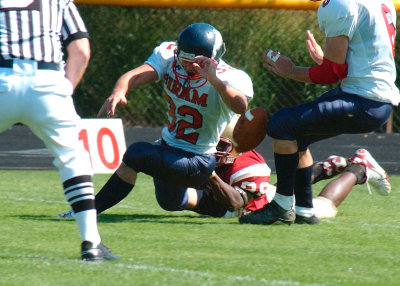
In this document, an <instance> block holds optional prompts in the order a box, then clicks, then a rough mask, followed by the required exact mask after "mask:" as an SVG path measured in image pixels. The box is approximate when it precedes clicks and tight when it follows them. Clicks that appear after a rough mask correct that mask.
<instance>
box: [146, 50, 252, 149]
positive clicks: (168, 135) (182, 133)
mask: <svg viewBox="0 0 400 286" xmlns="http://www.w3.org/2000/svg"><path fill="white" fill-rule="evenodd" d="M175 49H176V44H175V42H164V43H162V44H161V45H160V46H158V47H156V48H155V49H154V51H153V53H152V55H151V56H150V57H149V58H148V59H147V61H146V62H145V63H146V64H149V65H151V66H152V67H153V68H154V69H155V70H156V71H157V73H158V77H159V79H163V80H164V97H165V99H166V101H167V103H168V122H167V126H166V127H164V128H163V130H162V138H163V139H164V140H165V141H166V142H167V144H168V145H170V146H173V147H177V148H180V149H183V150H186V151H190V152H193V153H197V154H212V153H215V152H216V148H215V147H216V146H217V143H218V141H219V136H220V135H221V133H222V131H223V130H224V129H225V126H226V125H227V124H228V122H229V121H230V119H231V118H232V116H233V115H234V114H235V113H234V112H233V111H232V110H231V109H230V108H229V107H228V106H227V105H226V104H225V102H224V101H223V100H222V98H221V96H220V95H219V94H218V93H217V91H216V90H215V88H214V87H213V86H212V85H211V84H210V83H209V82H208V81H206V80H205V79H203V78H201V79H199V80H197V81H190V82H188V81H187V80H186V79H184V78H181V77H177V76H176V73H174V69H175V70H176V71H177V72H178V73H180V74H185V71H184V70H183V69H182V68H181V67H180V66H179V65H178V64H177V63H176V61H175V60H174V59H175V57H174V51H175ZM217 76H218V78H219V79H220V80H222V81H223V82H224V83H226V84H228V85H229V86H231V87H233V88H235V89H236V90H238V91H240V92H241V93H243V94H244V95H245V96H246V97H247V100H248V101H250V100H251V98H253V84H252V81H251V79H250V77H249V76H248V75H247V74H246V73H245V72H244V71H241V70H238V69H235V68H233V67H231V66H230V65H228V64H227V63H225V62H224V61H223V60H220V62H219V64H218V67H217Z"/></svg>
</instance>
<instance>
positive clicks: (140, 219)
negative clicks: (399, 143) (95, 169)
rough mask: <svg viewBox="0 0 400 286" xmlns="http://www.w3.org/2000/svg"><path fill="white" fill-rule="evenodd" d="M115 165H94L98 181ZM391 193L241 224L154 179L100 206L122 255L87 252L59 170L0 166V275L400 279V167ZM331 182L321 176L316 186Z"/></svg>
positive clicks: (7, 280)
mask: <svg viewBox="0 0 400 286" xmlns="http://www.w3.org/2000/svg"><path fill="white" fill-rule="evenodd" d="M108 177H109V176H108V175H95V177H94V182H95V187H96V190H99V189H100V187H101V186H102V185H103V184H104V182H105V181H106V180H107V178H108ZM391 182H392V188H393V190H392V194H391V195H390V196H389V197H382V196H379V195H377V194H375V193H374V194H372V195H369V194H368V192H367V189H366V186H357V187H356V188H354V190H353V191H352V192H351V193H350V195H349V197H348V198H347V199H346V201H344V203H343V204H342V205H341V206H340V207H339V213H338V216H337V217H336V218H335V219H333V220H324V221H323V222H322V223H321V224H320V225H317V226H309V225H291V226H287V225H274V226H258V225H240V224H238V222H237V219H216V218H208V217H201V216H198V215H196V214H194V213H191V212H176V213H171V212H166V211H163V210H162V209H160V208H159V207H158V205H157V203H156V201H155V197H154V189H153V185H152V180H151V178H150V177H148V176H146V175H139V179H138V182H137V185H136V187H135V189H134V191H133V192H132V193H131V194H130V196H128V198H126V199H125V200H124V201H123V202H122V203H121V204H119V205H117V206H115V207H114V208H112V209H110V210H108V211H106V212H105V213H104V214H102V215H100V216H99V229H100V233H101V234H102V237H103V241H104V242H105V244H106V245H107V246H108V247H110V248H111V249H113V251H114V253H116V254H118V255H119V256H120V257H121V260H120V261H118V262H105V263H84V262H81V261H80V260H79V256H80V251H79V245H80V238H79V235H78V230H77V227H76V225H75V222H74V220H71V219H69V220H66V219H58V218H56V217H55V216H56V214H58V213H59V212H61V211H64V210H66V209H68V205H67V203H66V202H65V199H64V197H63V194H62V190H61V185H60V183H59V180H58V174H57V173H56V172H55V171H0V201H1V203H0V204H1V206H0V285H29V286H35V285H41V286H44V285H52V286H54V285H71V286H75V285H112V286H114V285H152V286H153V285H177V286H180V285H190V286H196V285H201V286H204V285H219V286H221V285H399V283H400V282H399V281H400V203H399V202H400V191H399V190H400V177H398V176H392V177H391ZM322 186H323V184H322V183H319V184H317V185H315V186H314V191H315V192H316V193H317V192H319V190H320V189H321V188H322Z"/></svg>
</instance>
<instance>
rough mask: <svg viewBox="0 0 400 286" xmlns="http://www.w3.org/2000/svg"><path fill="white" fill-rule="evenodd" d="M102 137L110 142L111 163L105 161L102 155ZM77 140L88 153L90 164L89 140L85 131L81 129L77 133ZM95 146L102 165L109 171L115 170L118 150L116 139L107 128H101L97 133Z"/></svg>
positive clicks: (117, 162) (117, 161)
mask: <svg viewBox="0 0 400 286" xmlns="http://www.w3.org/2000/svg"><path fill="white" fill-rule="evenodd" d="M104 136H108V137H109V138H110V140H111V144H112V149H113V154H114V159H113V160H112V161H111V162H109V161H107V159H106V156H105V154H104V146H103V138H104ZM79 140H82V142H83V146H84V147H85V149H86V151H88V153H89V156H90V162H91V163H92V154H91V152H90V146H89V138H88V134H87V130H86V129H82V130H81V131H80V132H79ZM96 144H97V152H98V155H99V158H100V160H101V162H102V163H103V165H104V166H105V167H106V168H109V169H115V168H117V167H118V164H119V149H118V143H117V139H116V138H115V135H114V133H113V132H112V131H111V130H110V129H108V128H105V127H103V128H101V129H100V130H99V132H98V133H97V138H96ZM92 165H93V163H92Z"/></svg>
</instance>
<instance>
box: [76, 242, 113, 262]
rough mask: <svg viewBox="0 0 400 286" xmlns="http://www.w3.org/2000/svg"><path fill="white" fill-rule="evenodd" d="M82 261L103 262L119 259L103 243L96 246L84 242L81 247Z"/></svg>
mask: <svg viewBox="0 0 400 286" xmlns="http://www.w3.org/2000/svg"><path fill="white" fill-rule="evenodd" d="M81 249H82V260H84V261H103V260H119V257H118V256H116V255H114V254H113V253H112V252H111V249H109V248H108V247H107V246H105V245H104V244H103V243H102V242H100V243H99V244H98V245H94V244H93V243H92V242H90V241H84V242H82V245H81Z"/></svg>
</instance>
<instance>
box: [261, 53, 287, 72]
mask: <svg viewBox="0 0 400 286" xmlns="http://www.w3.org/2000/svg"><path fill="white" fill-rule="evenodd" d="M262 57H263V59H264V64H263V66H264V68H266V69H267V70H270V71H272V72H273V73H275V74H277V75H279V76H281V77H284V78H291V77H292V74H293V69H294V64H293V62H292V60H291V59H290V58H288V57H285V56H283V55H281V54H280V52H274V51H273V50H270V49H267V50H265V52H264V53H263V56H262Z"/></svg>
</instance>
